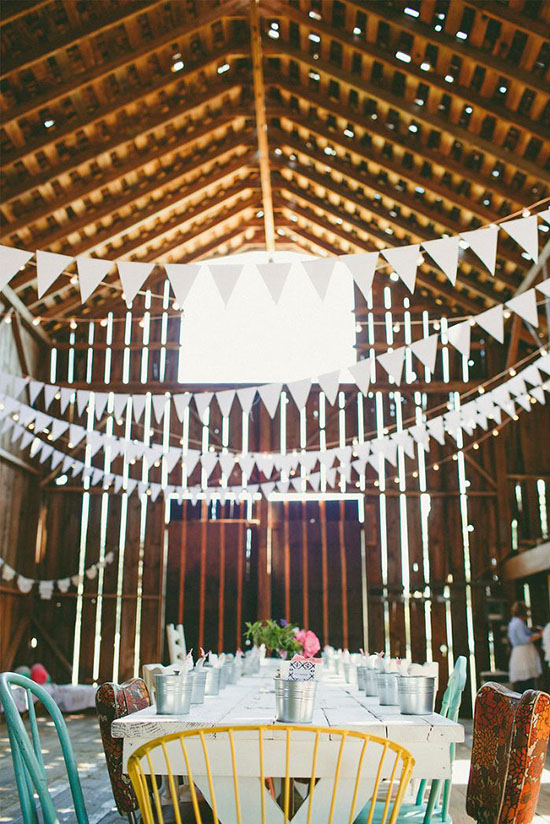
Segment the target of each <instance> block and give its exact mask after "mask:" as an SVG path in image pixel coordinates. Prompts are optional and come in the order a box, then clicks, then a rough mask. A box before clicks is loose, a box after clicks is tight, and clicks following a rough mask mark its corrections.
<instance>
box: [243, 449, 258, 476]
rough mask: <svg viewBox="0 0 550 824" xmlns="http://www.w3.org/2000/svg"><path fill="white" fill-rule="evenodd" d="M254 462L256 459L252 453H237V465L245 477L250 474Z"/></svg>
mask: <svg viewBox="0 0 550 824" xmlns="http://www.w3.org/2000/svg"><path fill="white" fill-rule="evenodd" d="M255 463H256V459H255V457H254V455H250V454H244V455H239V466H240V467H241V472H242V473H243V475H246V477H247V478H250V476H251V475H252V470H253V469H254V464H255Z"/></svg>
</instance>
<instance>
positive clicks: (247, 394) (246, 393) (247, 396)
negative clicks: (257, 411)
mask: <svg viewBox="0 0 550 824" xmlns="http://www.w3.org/2000/svg"><path fill="white" fill-rule="evenodd" d="M237 397H238V399H239V403H240V405H241V409H242V411H243V412H244V414H245V415H248V414H249V412H250V410H251V409H252V404H253V403H254V398H255V397H256V387H255V386H245V387H243V389H237Z"/></svg>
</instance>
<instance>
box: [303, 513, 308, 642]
mask: <svg viewBox="0 0 550 824" xmlns="http://www.w3.org/2000/svg"><path fill="white" fill-rule="evenodd" d="M307 549H308V547H307V503H306V501H302V582H303V583H302V611H303V621H304V627H305V628H306V629H307V628H308V627H309V576H308V560H307Z"/></svg>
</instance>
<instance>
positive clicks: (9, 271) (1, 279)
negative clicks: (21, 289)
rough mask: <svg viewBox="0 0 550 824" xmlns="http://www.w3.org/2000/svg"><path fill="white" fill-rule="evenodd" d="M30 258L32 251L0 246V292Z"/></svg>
mask: <svg viewBox="0 0 550 824" xmlns="http://www.w3.org/2000/svg"><path fill="white" fill-rule="evenodd" d="M31 258H32V252H25V251H24V250H23V249H14V248H13V247H12V246H0V292H1V291H2V289H3V288H4V286H6V285H7V284H8V283H9V282H10V280H11V279H12V277H14V275H16V274H17V273H18V271H19V270H20V269H22V268H23V266H24V265H25V264H26V263H27V262H28V261H29V260H30V259H31Z"/></svg>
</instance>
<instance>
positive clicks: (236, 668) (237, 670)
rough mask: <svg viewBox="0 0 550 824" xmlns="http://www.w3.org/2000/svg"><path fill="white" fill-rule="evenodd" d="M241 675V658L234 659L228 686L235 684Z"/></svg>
mask: <svg viewBox="0 0 550 824" xmlns="http://www.w3.org/2000/svg"><path fill="white" fill-rule="evenodd" d="M242 674H243V664H242V658H235V660H234V661H233V670H232V672H231V678H230V680H229V683H230V684H236V683H237V682H238V680H239V678H240V677H241V675H242Z"/></svg>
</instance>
